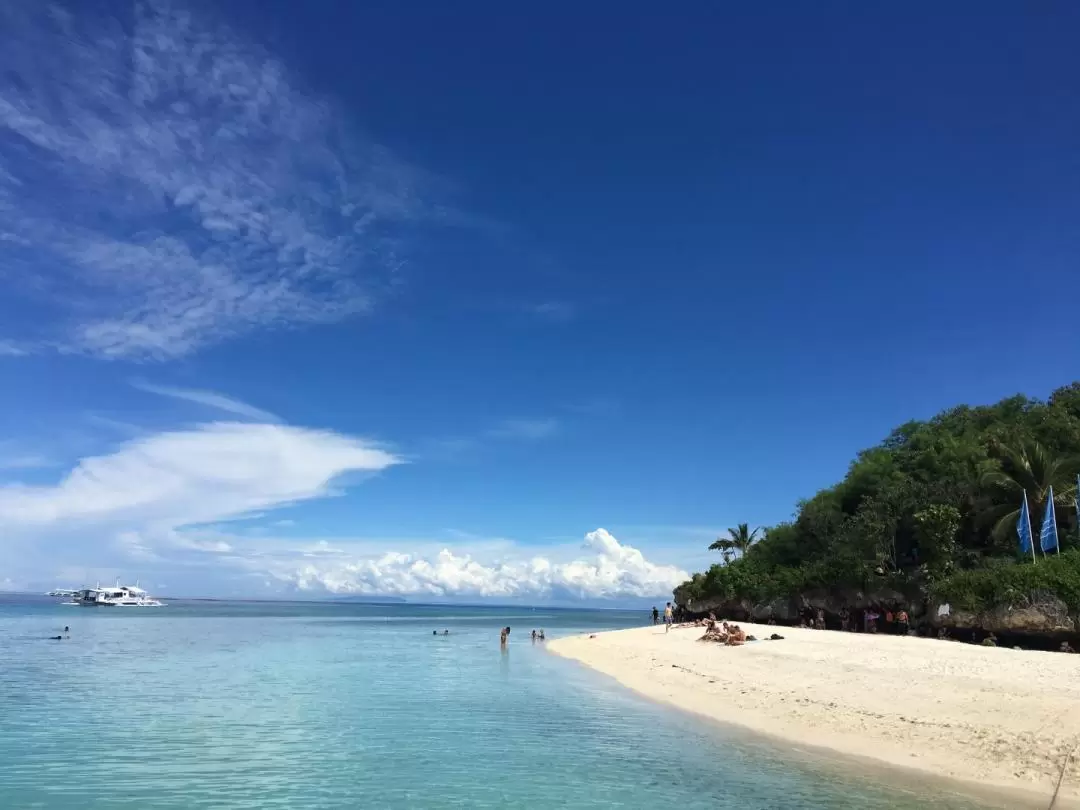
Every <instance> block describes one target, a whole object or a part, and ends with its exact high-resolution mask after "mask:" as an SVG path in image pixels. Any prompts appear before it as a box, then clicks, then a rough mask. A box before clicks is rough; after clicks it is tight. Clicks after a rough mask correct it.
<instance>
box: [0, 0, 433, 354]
mask: <svg viewBox="0 0 1080 810" xmlns="http://www.w3.org/2000/svg"><path fill="white" fill-rule="evenodd" d="M0 31H3V32H4V34H3V36H2V40H0V45H2V47H0V72H2V73H3V74H4V75H5V77H6V79H5V82H4V83H3V85H2V87H0V265H2V266H6V268H7V273H8V274H9V275H10V279H7V281H10V283H11V285H12V288H13V289H15V290H18V291H19V292H21V293H22V294H24V295H26V296H28V297H29V298H30V299H31V300H33V301H35V302H36V303H38V304H40V305H42V306H46V305H47V306H49V307H52V308H53V309H54V310H55V312H54V313H52V314H54V315H55V316H56V317H55V318H50V319H49V320H50V322H52V321H57V320H59V321H60V322H62V323H66V324H67V326H66V328H65V330H64V331H63V332H62V333H60V334H52V335H33V336H32V338H33V342H35V343H36V345H43V344H42V341H44V344H51V345H53V346H55V347H58V348H60V349H62V350H67V351H77V352H86V353H92V354H96V355H100V356H105V357H133V358H159V359H160V358H171V357H180V356H183V355H186V354H189V353H191V352H194V351H196V350H197V349H199V348H201V347H203V346H206V345H209V344H213V343H218V342H221V341H224V340H228V339H231V338H234V337H237V336H239V335H243V334H245V333H247V332H251V331H253V330H256V329H269V328H285V327H290V326H296V325H301V324H312V323H326V322H334V321H339V320H342V319H345V318H349V317H353V316H357V315H361V314H364V313H367V312H369V311H370V310H371V309H372V307H373V306H374V305H375V303H376V302H377V301H379V300H380V299H381V298H383V297H384V296H386V295H388V294H389V293H390V292H391V291H392V289H393V288H394V286H395V285H396V284H397V283H398V275H399V270H400V269H401V267H402V265H403V262H404V255H405V249H406V245H407V243H408V241H409V238H410V236H412V235H414V234H415V230H414V229H415V226H416V225H417V224H418V223H419V222H421V221H426V220H431V219H433V218H437V217H438V215H439V214H438V209H437V207H436V206H433V205H431V204H430V203H429V202H427V196H428V193H427V191H428V187H429V182H428V179H427V178H426V177H425V176H424V175H423V173H422V172H420V171H418V170H416V169H415V168H413V167H411V166H409V165H407V164H405V163H404V162H402V161H400V160H399V159H397V158H396V157H395V156H394V155H393V154H391V153H390V152H389V151H387V150H385V149H383V148H380V147H379V146H377V145H375V144H372V143H370V142H368V141H366V140H364V139H363V138H362V137H359V136H358V135H356V134H355V133H354V132H352V131H350V128H349V126H348V125H347V123H346V122H345V121H344V120H343V118H342V117H341V116H340V115H339V114H338V113H337V112H336V111H335V109H334V107H333V105H332V104H331V103H329V102H327V101H325V100H322V99H319V98H316V97H314V96H312V95H311V94H310V93H308V92H306V91H305V90H304V89H303V88H302V87H301V86H300V85H299V84H297V83H296V82H295V81H293V79H292V78H291V77H290V76H289V74H288V72H287V70H286V69H285V67H284V66H283V65H282V64H281V63H280V62H278V61H276V60H275V59H274V58H273V57H272V56H271V55H270V54H268V53H267V52H265V51H264V50H263V49H261V48H259V47H256V46H253V45H250V44H247V43H245V42H243V41H242V40H241V39H239V38H238V37H236V36H235V35H234V34H232V33H231V32H230V31H228V30H226V29H224V28H222V27H220V26H215V25H212V24H209V23H207V22H205V21H202V20H200V19H199V18H197V17H196V16H195V15H194V14H193V13H190V12H188V11H186V10H184V9H183V8H182V6H180V5H179V4H172V3H168V2H157V1H150V2H137V3H136V6H135V17H134V26H133V29H132V30H131V33H126V32H125V30H124V29H123V27H122V26H121V25H120V24H119V23H117V22H116V21H110V20H105V21H102V20H100V19H97V18H94V19H90V18H89V17H83V16H79V15H74V14H71V13H69V12H67V11H63V10H60V9H59V8H58V7H57V6H52V5H47V4H33V3H21V4H20V3H16V4H7V5H6V6H5V7H4V8H3V9H0ZM2 272H4V271H0V273H2ZM10 337H11V338H16V339H19V341H20V342H10V341H8V342H4V343H0V353H4V354H15V353H18V352H17V351H16V350H17V349H18V347H19V346H21V345H23V342H25V341H23V340H22V339H23V338H25V337H27V336H24V335H18V334H12V335H10ZM4 347H7V348H6V349H5V348H4ZM12 347H15V349H16V350H13V349H12Z"/></svg>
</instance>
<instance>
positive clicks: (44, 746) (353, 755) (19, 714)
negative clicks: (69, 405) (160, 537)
mask: <svg viewBox="0 0 1080 810" xmlns="http://www.w3.org/2000/svg"><path fill="white" fill-rule="evenodd" d="M643 620H644V616H643V615H642V614H640V613H624V612H613V611H570V610H566V611H564V610H551V609H536V610H532V609H528V608H459V607H443V606H412V605H401V606H399V605H391V606H384V605H356V604H313V603H307V604H305V603H251V602H249V603H240V602H232V603H229V602H181V601H176V602H172V603H170V604H169V606H168V607H165V608H160V609H122V608H116V609H109V608H79V607H71V606H62V605H58V604H55V603H54V602H53V601H52V600H47V599H43V598H40V599H39V598H27V597H10V596H9V597H0V807H3V808H5V810H7V808H14V809H15V810H21V808H47V810H53V808H65V810H66V809H67V808H72V807H78V808H83V809H84V810H91V809H96V808H101V809H102V810H106V809H107V810H121V809H122V808H170V809H171V808H176V809H177V810H179V809H180V808H183V809H184V810H188V809H189V808H222V809H223V810H235V809H238V808H327V809H328V810H329V809H330V808H334V809H336V808H381V807H387V808H396V807H402V808H455V807H467V808H556V807H558V808H608V807H618V808H661V807H663V808H680V810H697V808H702V810H704V808H709V810H717V808H733V809H734V808H738V809H739V810H754V809H755V808H829V809H830V810H838V809H842V808H852V810H854V809H855V808H858V810H864V808H873V807H883V808H885V807H887V808H927V807H931V808H970V807H974V806H975V805H974V804H972V803H970V801H969V800H965V799H961V798H959V797H951V796H948V795H945V794H940V793H939V794H934V793H928V792H913V791H912V790H911V789H910V788H907V787H904V786H901V785H900V784H893V785H882V784H878V783H875V782H873V781H871V779H870V778H869V777H868V776H866V775H864V774H862V773H861V772H859V771H858V770H856V769H853V768H849V767H847V766H845V765H843V764H835V765H831V766H830V765H828V764H826V763H818V764H815V763H813V762H810V761H806V760H804V758H800V757H798V756H793V755H792V754H791V752H789V751H785V750H784V749H783V748H779V747H776V746H774V745H773V744H771V743H766V742H762V741H759V740H755V739H751V738H748V737H746V736H745V735H739V734H737V733H734V732H731V731H728V730H726V729H724V728H723V727H719V726H717V725H715V724H710V723H707V722H705V721H701V720H698V719H696V718H693V717H690V716H687V715H684V714H681V713H679V712H675V711H672V710H669V709H666V708H663V707H660V706H657V705H655V704H653V703H651V702H649V701H647V700H644V699H642V698H639V697H637V696H635V695H634V694H632V693H630V692H628V691H625V690H623V689H621V688H620V687H618V686H617V685H615V684H614V683H613V682H612V681H610V680H608V679H607V678H604V677H602V676H600V675H597V674H595V673H592V672H590V671H588V670H586V669H584V668H582V667H580V666H578V665H576V664H574V663H572V662H568V661H565V660H562V659H559V658H557V657H555V656H553V655H550V654H548V653H546V652H545V651H544V648H543V645H542V644H533V643H532V642H531V641H530V639H529V630H531V629H532V628H534V627H535V628H540V627H543V628H544V629H545V630H546V631H547V633H548V636H549V637H554V636H558V635H565V634H567V633H572V632H582V631H586V630H590V631H591V630H604V629H611V628H619V627H631V626H635V625H639V624H641V623H643ZM65 624H66V625H69V626H70V627H71V638H70V639H68V640H64V641H50V640H47V636H49V635H56V634H57V633H58V632H59V631H60V628H62V627H63V625H65ZM507 624H508V625H510V626H511V627H512V628H513V630H512V633H511V643H510V644H509V646H508V649H507V650H506V651H505V652H503V651H500V649H499V643H498V629H499V627H501V626H503V625H507ZM443 628H447V629H449V630H450V635H449V636H446V637H441V636H440V637H433V636H432V635H431V631H432V630H433V629H438V630H440V631H441V630H442V629H443ZM922 790H924V791H925V788H923V789H922Z"/></svg>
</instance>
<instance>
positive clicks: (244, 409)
mask: <svg viewBox="0 0 1080 810" xmlns="http://www.w3.org/2000/svg"><path fill="white" fill-rule="evenodd" d="M131 385H132V387H133V388H136V389H138V390H139V391H145V392H146V393H148V394H156V395H158V396H161V397H169V398H171V399H179V400H182V401H184V402H192V403H194V404H196V405H205V406H206V407H208V408H216V409H217V410H219V411H224V412H225V413H230V414H232V415H234V416H243V417H245V418H247V419H252V420H254V421H256V422H280V421H281V419H280V418H279V417H277V416H275V415H274V414H272V413H270V412H269V411H264V410H262V409H261V408H256V407H255V406H254V405H248V404H247V403H246V402H241V401H240V400H238V399H233V398H232V397H227V396H225V395H224V394H218V393H216V392H214V391H202V390H199V389H196V388H172V387H170V386H167V385H153V384H151V383H147V382H142V381H139V380H136V381H134V382H132V384H131Z"/></svg>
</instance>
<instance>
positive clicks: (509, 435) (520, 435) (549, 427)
mask: <svg viewBox="0 0 1080 810" xmlns="http://www.w3.org/2000/svg"><path fill="white" fill-rule="evenodd" d="M560 427H561V425H560V423H559V420H558V419H555V418H551V417H546V418H542V419H507V420H506V421H504V422H502V423H501V424H499V425H497V426H496V427H494V428H492V429H491V430H489V431H488V432H487V435H488V436H489V437H490V438H493V439H526V440H532V441H535V440H538V439H547V438H549V437H551V436H554V435H555V434H556V433H558V432H559V429H560Z"/></svg>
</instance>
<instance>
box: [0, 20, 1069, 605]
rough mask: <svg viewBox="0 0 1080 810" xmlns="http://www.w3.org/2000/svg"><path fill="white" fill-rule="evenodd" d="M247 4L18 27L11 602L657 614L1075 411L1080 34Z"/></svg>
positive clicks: (4, 220)
mask: <svg viewBox="0 0 1080 810" xmlns="http://www.w3.org/2000/svg"><path fill="white" fill-rule="evenodd" d="M216 6H220V4H210V3H199V2H194V3H179V2H178V3H165V2H150V3H136V4H134V5H132V4H130V3H115V4H114V3H110V2H97V3H92V4H90V3H79V4H73V3H72V4H63V3H59V4H55V5H53V6H46V5H45V4H39V3H32V2H23V3H14V4H8V5H7V6H5V8H4V9H3V10H2V11H0V32H3V33H2V34H0V45H2V47H0V77H3V78H2V79H0V284H2V289H3V295H2V296H0V586H3V587H8V588H23V587H25V588H31V589H38V588H41V587H43V586H55V585H78V584H81V583H82V582H86V581H90V580H93V579H99V578H100V579H111V578H112V577H114V576H121V577H124V578H135V577H141V579H142V581H143V582H144V583H145V582H149V583H151V584H152V585H153V586H154V588H155V589H158V590H161V591H162V592H163V593H174V594H181V593H183V594H217V595H262V596H265V595H289V594H296V593H298V592H299V593H303V594H306V595H320V594H323V593H326V592H334V593H346V592H357V593H399V594H405V595H408V596H410V597H414V598H492V599H504V600H505V599H525V600H533V601H546V600H561V601H565V600H570V599H587V600H597V599H620V600H625V599H631V598H652V597H654V596H658V595H663V594H664V593H666V592H669V591H670V587H671V585H672V584H675V583H677V582H678V581H679V580H680V579H681V578H682V577H683V576H684V575H685V573H686V572H687V571H690V570H694V569H695V568H699V567H701V566H704V565H707V564H708V563H709V562H710V561H711V558H710V554H709V553H708V552H706V551H705V546H707V545H708V543H709V542H710V541H711V540H712V539H713V537H714V536H715V535H716V534H717V533H718V532H720V531H722V530H723V529H724V528H726V527H727V526H730V525H734V524H735V523H736V522H740V521H746V522H750V523H752V524H769V523H774V522H776V521H779V520H783V519H785V518H787V517H788V516H790V514H791V513H792V511H793V509H794V504H795V502H796V501H797V500H798V499H799V498H801V497H806V496H809V495H811V494H813V492H815V491H816V490H817V489H819V488H821V487H823V486H827V485H829V484H830V483H832V482H834V481H835V480H836V479H838V478H839V477H840V476H842V475H843V473H844V470H845V469H846V466H847V464H848V462H849V461H850V459H851V457H852V456H853V454H854V453H855V452H856V451H857V450H859V449H860V448H863V447H865V446H868V445H871V444H873V443H875V442H877V441H879V440H880V439H881V438H883V437H884V436H885V435H886V434H887V433H888V431H889V430H890V429H891V428H892V427H894V426H895V425H896V424H899V423H901V422H903V421H905V420H907V419H909V418H913V417H916V418H917V417H927V416H930V415H932V414H933V413H934V412H936V411H938V410H940V409H941V408H944V407H947V406H949V405H952V404H955V403H957V402H973V403H979V402H990V401H994V400H996V399H998V398H1000V397H1002V396H1006V395H1010V394H1014V393H1018V392H1021V393H1025V394H1029V395H1033V396H1045V395H1046V394H1047V393H1049V391H1050V390H1051V389H1052V388H1054V387H1056V386H1057V385H1060V384H1064V383H1066V382H1069V381H1071V380H1072V379H1073V378H1075V377H1076V376H1077V373H1076V372H1077V369H1078V368H1080V364H1078V362H1077V361H1078V360H1080V341H1078V337H1080V326H1078V321H1077V319H1076V318H1075V317H1074V316H1073V310H1074V309H1075V307H1073V306H1071V304H1070V301H1075V300H1077V296H1078V294H1080V273H1078V272H1077V270H1078V268H1077V256H1080V229H1078V228H1077V227H1076V222H1075V221H1076V212H1077V210H1078V204H1080V162H1078V161H1077V158H1076V148H1075V145H1076V143H1077V142H1080V105H1078V104H1077V100H1078V99H1077V94H1076V85H1075V81H1074V77H1075V76H1076V75H1077V71H1078V69H1080V55H1078V54H1077V52H1076V49H1075V47H1074V44H1075V32H1076V31H1077V30H1078V25H1080V11H1077V10H1076V9H1074V8H1072V7H1066V6H1064V5H1058V6H1056V7H1053V8H1051V7H1045V6H1044V7H1039V8H1035V7H1031V8H1027V7H1019V6H1017V5H1016V4H1006V3H981V4H978V6H977V7H976V6H975V5H974V4H958V5H955V6H953V7H951V8H948V9H945V8H935V9H933V10H930V9H927V8H920V7H914V6H913V7H910V8H889V9H884V8H871V7H856V6H855V5H854V4H850V3H842V4H841V3H819V4H812V5H810V4H795V3H789V4H779V5H777V4H771V5H769V6H768V7H764V6H762V7H755V8H750V7H747V8H740V9H736V8H733V7H724V6H715V7H706V6H705V5H700V6H698V7H695V8H680V10H679V13H678V14H667V15H660V14H657V13H656V12H655V8H654V7H652V6H647V5H645V4H636V3H620V4H610V5H606V6H605V5H603V4H601V5H596V6H593V7H591V8H589V9H584V10H583V9H581V8H575V9H570V7H569V6H567V7H565V8H563V9H560V8H558V7H550V8H545V9H543V10H532V11H529V12H523V11H521V10H517V9H508V8H507V7H505V5H501V4H494V3H467V4H465V3H462V4H438V3H419V4H415V5H412V6H410V7H409V8H407V9H406V8H403V7H402V6H401V4H399V3H364V4H344V3H333V4H332V3H316V4H307V5H306V6H301V5H298V4H295V3H287V2H284V1H283V0H281V1H278V2H260V3H258V4H255V3H237V4H229V5H228V6H227V7H226V8H221V7H216ZM1058 301H1060V302H1061V303H1060V305H1059V306H1056V307H1054V306H1053V304H1054V303H1056V302H1058ZM1048 304H1050V306H1048ZM601 527H602V528H603V529H604V531H603V532H598V531H597V530H598V529H600V528H601Z"/></svg>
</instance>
